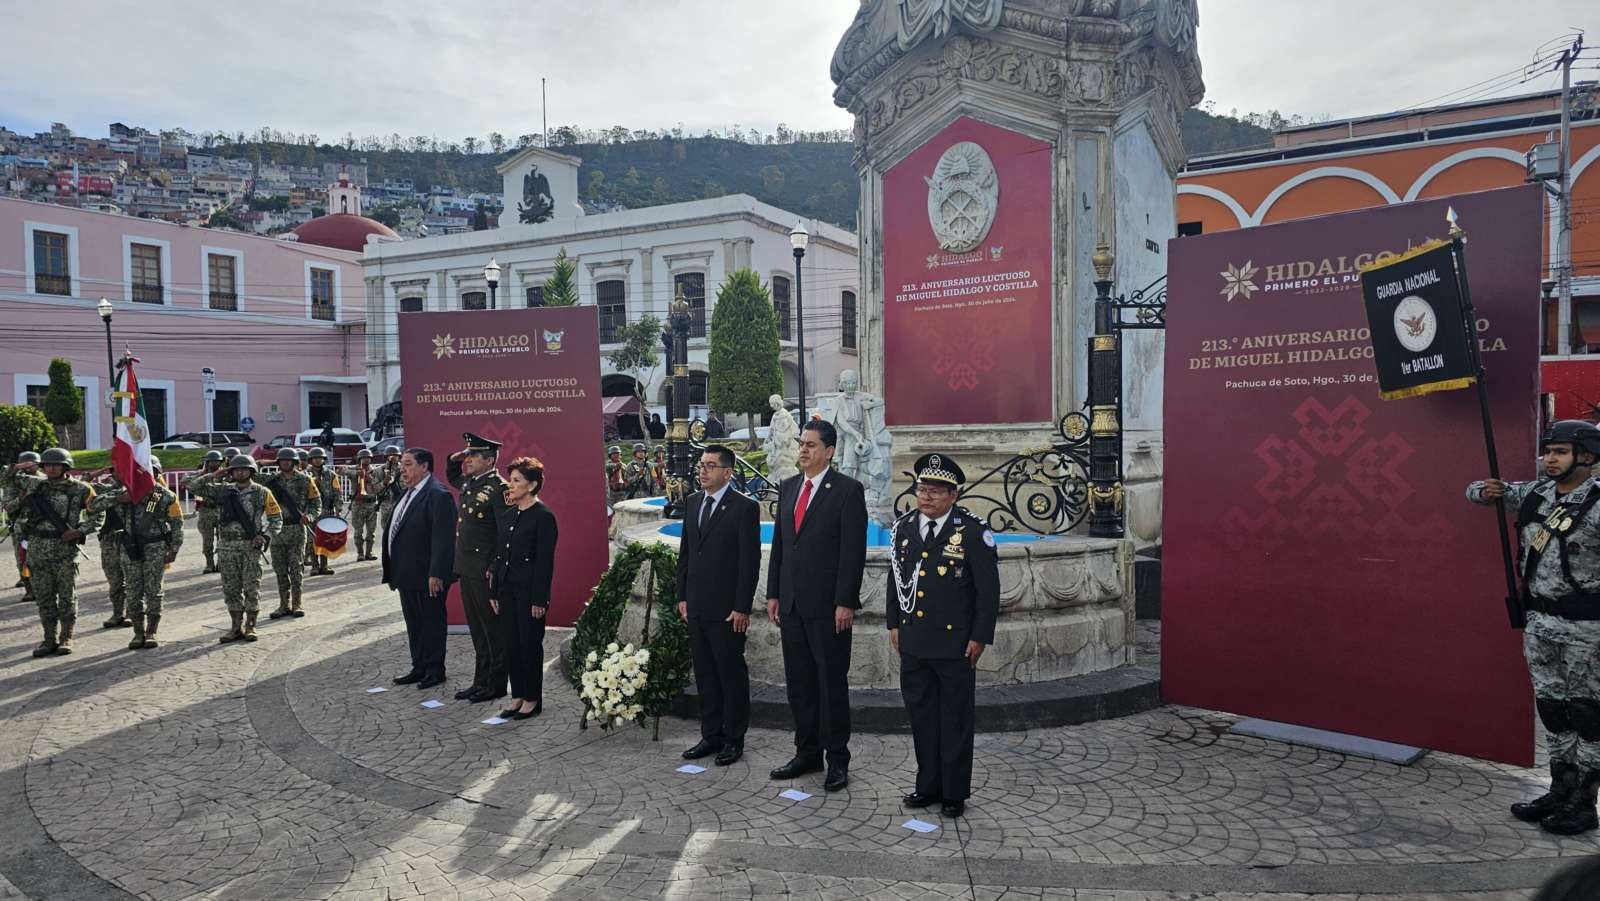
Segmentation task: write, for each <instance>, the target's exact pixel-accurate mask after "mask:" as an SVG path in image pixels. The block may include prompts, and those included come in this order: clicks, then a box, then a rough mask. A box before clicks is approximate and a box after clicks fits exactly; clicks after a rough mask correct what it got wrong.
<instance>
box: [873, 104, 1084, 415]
mask: <svg viewBox="0 0 1600 901" xmlns="http://www.w3.org/2000/svg"><path fill="white" fill-rule="evenodd" d="M1052 159H1053V155H1052V153H1051V149H1050V145H1049V144H1047V143H1045V142H1043V141H1037V140H1034V139H1033V138H1030V137H1027V136H1025V135H1020V134H1017V133H1016V132H1014V131H1008V130H1006V129H1004V128H999V127H997V126H994V125H989V124H987V123H984V122H979V121H977V120H975V119H968V118H961V119H957V120H956V121H955V122H953V123H951V124H950V126H949V127H947V128H945V129H944V130H943V131H941V132H939V133H938V134H937V135H935V136H934V137H933V138H932V139H931V140H929V141H928V142H927V143H926V144H923V145H922V146H921V147H919V148H917V149H916V150H915V151H913V152H912V153H911V155H910V156H908V157H906V158H905V159H904V160H902V161H900V162H899V163H898V164H896V165H895V166H894V167H893V168H892V169H890V170H889V171H888V172H885V173H884V175H883V280H884V292H883V293H884V297H883V371H884V386H883V390H884V417H885V419H886V420H887V422H888V424H889V425H892V426H895V425H948V424H953V423H1036V422H1048V421H1049V420H1051V419H1052V418H1053V416H1052V413H1051V411H1052V409H1053V406H1052V387H1051V386H1052V384H1053V380H1052V378H1051V364H1052V361H1051V348H1052V341H1051V328H1050V297H1051V290H1050V289H1051V285H1050V267H1051V262H1052V260H1053V255H1052V253H1051V247H1052V245H1051V225H1050V223H1051V201H1050V198H1051V190H1050V188H1051V160H1052Z"/></svg>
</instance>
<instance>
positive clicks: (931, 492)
mask: <svg viewBox="0 0 1600 901" xmlns="http://www.w3.org/2000/svg"><path fill="white" fill-rule="evenodd" d="M915 471H916V474H917V487H918V498H917V504H918V507H917V509H913V510H911V511H910V512H908V513H906V514H905V515H904V516H902V517H900V519H899V520H898V521H897V522H896V523H895V529H894V539H893V540H894V550H893V555H892V556H891V558H890V560H891V565H890V572H889V589H888V592H887V594H886V597H887V599H888V611H887V615H886V617H885V619H886V621H887V623H888V627H889V629H890V635H891V637H892V639H893V640H895V641H896V642H897V645H898V647H899V651H900V694H901V696H902V697H904V699H905V703H906V714H907V716H908V717H909V718H910V720H911V737H912V742H913V744H914V745H915V746H916V754H917V782H916V787H915V789H914V790H913V791H912V792H911V793H910V794H908V795H906V796H905V798H904V799H903V800H904V802H905V804H906V806H907V807H927V806H928V805H930V804H933V803H935V802H942V807H941V812H942V813H943V814H944V815H945V816H949V817H958V816H961V815H962V814H963V813H964V812H965V810H966V800H967V797H968V796H969V795H970V794H971V793H972V743H973V719H974V715H975V704H976V692H977V666H978V655H980V654H982V653H983V649H984V648H985V647H987V646H988V645H990V644H993V643H994V625H995V619H996V618H997V617H998V616H999V614H1000V564H999V555H998V553H997V552H996V549H995V541H994V533H993V532H991V531H990V530H989V529H988V527H987V526H985V525H984V523H983V521H982V520H981V519H979V518H978V517H976V516H974V515H973V514H972V513H971V512H969V511H968V510H966V509H965V508H963V507H959V506H956V505H955V499H956V496H957V494H958V493H959V491H960V488H961V485H962V483H963V482H964V481H965V477H964V475H963V473H962V472H961V467H960V466H958V465H956V462H955V461H954V460H952V459H951V458H950V457H949V456H948V455H946V454H926V455H924V456H923V457H922V458H921V459H919V460H917V462H916V466H915ZM930 510H931V511H933V515H931V516H930V515H929V511H930Z"/></svg>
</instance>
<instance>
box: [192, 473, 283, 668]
mask: <svg viewBox="0 0 1600 901" xmlns="http://www.w3.org/2000/svg"><path fill="white" fill-rule="evenodd" d="M255 474H256V461H255V459H254V458H253V457H251V456H250V455H249V454H239V455H237V456H235V457H234V458H233V459H232V460H229V461H228V469H227V474H226V475H227V478H226V480H224V478H223V473H195V474H194V475H192V476H190V477H189V480H188V481H187V482H186V483H185V487H187V488H188V489H189V493H190V494H194V495H196V496H199V497H204V498H205V499H206V500H208V501H213V502H215V503H216V505H217V508H218V510H219V511H220V521H219V525H218V528H217V568H218V569H220V570H221V571H222V596H223V601H224V602H225V603H226V604H227V605H228V616H229V617H230V618H231V619H232V621H233V624H232V628H230V629H229V630H228V633H227V634H226V635H223V636H222V637H221V638H219V639H217V640H218V641H220V642H222V643H224V644H226V643H227V642H230V641H239V640H240V639H243V640H245V641H255V640H256V614H257V612H258V611H259V610H260V608H259V606H258V602H257V591H258V590H259V589H260V587H261V556H262V555H261V551H262V549H263V548H265V547H267V545H268V544H270V543H272V537H273V536H274V535H277V534H278V530H279V529H280V528H282V525H283V515H282V512H281V511H280V510H279V509H278V501H277V499H276V498H274V497H273V496H272V492H271V491H269V490H267V487H266V486H265V485H262V484H259V483H257V482H255V481H254V480H253V479H252V476H254V475H255ZM296 547H298V545H296ZM241 621H242V622H243V626H242V627H241V625H240V623H241Z"/></svg>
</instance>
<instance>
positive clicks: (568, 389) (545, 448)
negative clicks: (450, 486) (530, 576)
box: [400, 307, 609, 626]
mask: <svg viewBox="0 0 1600 901" xmlns="http://www.w3.org/2000/svg"><path fill="white" fill-rule="evenodd" d="M599 347H600V342H599V322H598V319H597V318H596V314H595V308H594V307H565V308H561V307H556V308H544V309H520V310H519V309H512V310H490V311H484V310H472V311H463V312H454V313H406V314H403V315H402V316H400V371H401V372H402V373H403V374H404V375H403V378H404V380H405V381H404V389H403V391H402V394H401V396H402V398H403V399H404V401H405V423H406V426H405V427H406V443H407V444H408V445H411V446H413V447H425V448H428V449H429V450H431V451H433V453H434V456H435V461H434V462H435V475H437V476H438V477H439V479H440V480H441V481H443V479H444V471H445V458H446V457H447V456H449V455H450V454H452V453H454V452H455V451H458V450H460V449H461V448H462V447H463V446H464V444H465V442H464V441H462V438H461V435H462V433H463V432H474V433H477V434H479V435H482V436H484V437H485V438H489V439H492V440H494V441H499V442H500V443H501V444H502V447H501V449H500V464H501V467H500V471H501V473H502V474H503V473H504V472H505V464H507V463H509V462H511V461H512V460H514V459H516V458H517V457H522V456H532V457H537V458H539V460H540V462H542V463H544V467H545V486H544V490H543V491H542V492H541V493H540V497H541V499H542V500H543V501H544V502H545V503H546V504H548V505H549V506H550V510H551V511H552V512H553V513H555V516H556V523H557V525H558V527H559V528H560V540H559V542H558V543H557V545H556V548H557V551H556V569H555V584H554V586H553V589H552V592H553V595H554V596H553V598H552V601H551V610H550V614H549V616H550V623H551V625H556V626H570V625H572V624H573V623H574V622H575V621H577V618H578V615H579V614H580V613H582V612H583V605H584V603H585V602H586V601H587V600H588V599H589V595H590V592H591V591H592V590H593V588H594V586H595V583H597V582H599V581H600V574H601V573H602V572H604V571H605V568H606V565H607V563H608V560H609V557H608V548H607V539H606V499H605V484H604V480H603V479H602V477H601V472H600V465H601V461H602V460H603V459H604V454H603V450H604V449H603V447H602V440H603V438H604V425H603V423H602V421H601V414H600V351H599ZM450 621H451V622H452V623H457V624H459V623H464V622H466V619H465V618H464V617H463V615H462V612H461V601H460V596H459V593H458V592H457V591H456V590H455V589H452V590H451V593H450Z"/></svg>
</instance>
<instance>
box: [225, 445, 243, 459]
mask: <svg viewBox="0 0 1600 901" xmlns="http://www.w3.org/2000/svg"><path fill="white" fill-rule="evenodd" d="M237 456H239V449H238V448H237V447H230V448H228V449H227V450H224V451H223V452H222V459H224V460H232V459H233V458H234V457H237Z"/></svg>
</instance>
